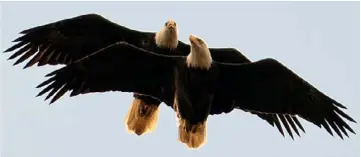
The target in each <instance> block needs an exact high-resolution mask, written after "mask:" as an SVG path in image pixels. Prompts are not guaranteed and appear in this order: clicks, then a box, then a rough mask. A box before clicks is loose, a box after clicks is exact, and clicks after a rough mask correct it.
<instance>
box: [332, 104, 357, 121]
mask: <svg viewBox="0 0 361 157" xmlns="http://www.w3.org/2000/svg"><path fill="white" fill-rule="evenodd" d="M334 111H335V112H336V113H338V114H339V115H341V116H342V117H344V118H346V119H347V120H349V121H351V122H354V123H357V122H356V121H355V120H354V119H353V118H351V117H350V116H349V115H347V114H346V113H344V112H342V111H341V110H340V109H339V108H337V107H334Z"/></svg>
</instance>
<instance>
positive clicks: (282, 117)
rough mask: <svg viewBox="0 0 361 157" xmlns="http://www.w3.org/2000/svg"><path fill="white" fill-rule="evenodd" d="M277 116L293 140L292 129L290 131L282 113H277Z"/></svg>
mask: <svg viewBox="0 0 361 157" xmlns="http://www.w3.org/2000/svg"><path fill="white" fill-rule="evenodd" d="M278 117H279V118H280V120H281V121H282V124H283V126H284V127H285V128H286V130H287V132H288V134H289V135H290V136H291V138H292V140H294V138H293V134H292V131H291V129H290V126H289V125H288V123H287V121H286V119H285V117H284V115H278Z"/></svg>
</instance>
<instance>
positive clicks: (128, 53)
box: [37, 42, 183, 103]
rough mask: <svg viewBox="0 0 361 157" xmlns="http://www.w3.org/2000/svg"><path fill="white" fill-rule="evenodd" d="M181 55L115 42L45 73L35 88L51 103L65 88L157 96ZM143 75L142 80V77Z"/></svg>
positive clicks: (81, 92) (78, 90) (74, 93)
mask: <svg viewBox="0 0 361 157" xmlns="http://www.w3.org/2000/svg"><path fill="white" fill-rule="evenodd" d="M177 59H182V60H183V58H182V57H170V56H169V57H168V56H164V55H158V54H155V53H152V52H149V51H145V50H143V49H140V48H137V47H135V46H133V45H130V44H127V43H124V42H118V43H115V44H112V45H110V46H108V47H106V48H104V49H101V50H99V51H97V52H95V53H93V54H91V55H89V56H86V57H84V58H82V59H80V60H78V61H76V62H74V63H72V64H69V65H67V66H65V67H63V68H61V69H58V70H55V71H53V72H51V73H49V74H48V75H47V77H50V78H49V79H48V80H46V81H44V82H43V83H41V84H40V85H39V86H38V87H37V88H39V87H44V86H45V88H44V89H43V90H42V91H41V92H40V93H39V94H38V96H40V95H43V94H45V93H47V92H49V94H48V96H47V97H46V99H48V98H50V97H52V100H51V102H50V103H53V102H55V101H56V100H57V99H59V98H60V97H61V96H62V95H63V94H65V93H66V92H67V91H71V94H70V95H71V96H76V95H79V94H86V93H94V92H106V91H122V92H136V93H142V94H146V95H150V96H154V97H155V98H159V97H160V94H162V93H161V92H163V91H167V89H168V88H170V87H169V85H168V82H170V81H172V74H173V67H174V66H173V65H174V64H175V63H176V60H177ZM144 78H146V79H144Z"/></svg>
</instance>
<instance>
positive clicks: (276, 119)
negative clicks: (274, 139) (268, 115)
mask: <svg viewBox="0 0 361 157" xmlns="http://www.w3.org/2000/svg"><path fill="white" fill-rule="evenodd" d="M272 117H273V120H274V121H275V124H276V127H277V129H278V131H279V132H280V133H281V134H282V136H283V137H285V133H284V132H283V129H282V127H281V124H280V121H279V120H278V117H277V115H276V114H272Z"/></svg>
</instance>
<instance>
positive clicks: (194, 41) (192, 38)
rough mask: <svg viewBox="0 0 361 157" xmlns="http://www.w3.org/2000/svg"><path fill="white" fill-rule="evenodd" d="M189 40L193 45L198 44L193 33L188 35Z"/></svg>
mask: <svg viewBox="0 0 361 157" xmlns="http://www.w3.org/2000/svg"><path fill="white" fill-rule="evenodd" d="M189 41H190V42H191V44H195V45H197V46H199V45H200V44H199V42H198V38H197V37H195V36H193V35H190V36H189Z"/></svg>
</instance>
